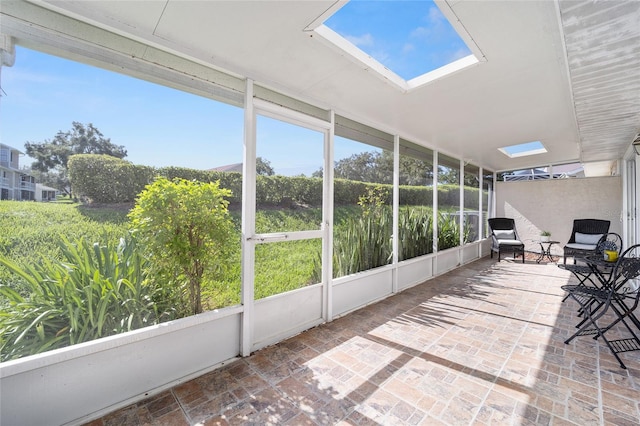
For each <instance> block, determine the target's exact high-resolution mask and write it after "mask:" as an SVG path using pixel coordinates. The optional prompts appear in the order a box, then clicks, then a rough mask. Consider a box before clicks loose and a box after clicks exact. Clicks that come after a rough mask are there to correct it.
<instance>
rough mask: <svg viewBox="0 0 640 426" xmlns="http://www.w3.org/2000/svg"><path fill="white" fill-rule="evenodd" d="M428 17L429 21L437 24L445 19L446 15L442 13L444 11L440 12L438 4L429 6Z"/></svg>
mask: <svg viewBox="0 0 640 426" xmlns="http://www.w3.org/2000/svg"><path fill="white" fill-rule="evenodd" d="M426 19H427V22H430V23H431V25H437V24H439V23H441V22H442V21H443V20H444V16H443V15H442V12H440V9H438V8H437V7H436V6H432V7H430V8H429V14H428V15H427V18H426Z"/></svg>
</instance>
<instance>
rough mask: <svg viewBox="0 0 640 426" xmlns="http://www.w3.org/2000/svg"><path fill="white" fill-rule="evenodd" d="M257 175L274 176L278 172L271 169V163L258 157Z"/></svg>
mask: <svg viewBox="0 0 640 426" xmlns="http://www.w3.org/2000/svg"><path fill="white" fill-rule="evenodd" d="M256 174H258V175H260V176H273V175H275V174H276V172H275V171H274V170H273V167H271V162H270V161H269V160H265V159H263V158H262V157H256Z"/></svg>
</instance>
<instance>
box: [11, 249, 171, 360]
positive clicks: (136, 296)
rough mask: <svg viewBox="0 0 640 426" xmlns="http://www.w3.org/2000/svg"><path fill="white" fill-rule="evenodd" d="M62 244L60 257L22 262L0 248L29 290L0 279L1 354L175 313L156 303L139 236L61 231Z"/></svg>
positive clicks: (152, 321) (76, 339)
mask: <svg viewBox="0 0 640 426" xmlns="http://www.w3.org/2000/svg"><path fill="white" fill-rule="evenodd" d="M60 250H61V253H62V257H63V260H51V259H47V258H42V259H41V260H40V262H36V263H34V264H32V265H29V266H24V267H20V266H19V265H17V264H16V263H15V262H13V261H11V260H9V259H8V258H6V257H5V256H0V265H2V266H4V267H5V268H7V269H8V270H9V271H10V272H11V273H13V274H15V275H17V276H19V277H21V278H22V279H23V281H24V282H26V284H27V286H28V287H27V288H28V292H29V295H28V296H22V295H20V294H19V293H18V292H16V291H15V290H13V289H12V288H11V287H10V286H8V285H3V286H0V295H1V296H2V297H3V298H4V299H5V300H4V301H3V304H4V308H3V309H2V311H0V354H1V359H2V361H7V360H10V359H15V358H20V357H23V356H26V355H32V354H36V353H40V352H44V351H47V350H50V349H55V348H60V347H64V346H68V345H73V344H76V343H81V342H86V341H89V340H93V339H97V338H99V337H105V336H109V335H112V334H117V333H122V332H125V331H129V330H133V329H136V328H140V327H144V326H147V325H151V324H155V323H157V322H159V321H160V320H161V319H171V318H172V312H171V308H170V307H169V306H168V305H167V304H165V305H164V307H163V306H162V305H159V304H158V302H159V301H160V300H159V298H158V297H157V296H158V293H159V291H160V290H159V289H158V288H157V287H156V286H155V284H154V283H153V282H149V281H147V280H146V276H145V266H146V259H145V258H144V257H143V256H142V255H141V254H140V252H139V251H138V250H137V249H136V244H135V240H133V239H130V238H126V239H125V238H123V239H121V240H120V242H119V244H117V245H115V244H107V245H100V244H98V243H95V244H90V243H88V242H87V241H85V240H83V239H80V240H78V241H76V242H74V243H71V242H69V241H68V240H67V239H65V238H63V237H62V238H61V240H60Z"/></svg>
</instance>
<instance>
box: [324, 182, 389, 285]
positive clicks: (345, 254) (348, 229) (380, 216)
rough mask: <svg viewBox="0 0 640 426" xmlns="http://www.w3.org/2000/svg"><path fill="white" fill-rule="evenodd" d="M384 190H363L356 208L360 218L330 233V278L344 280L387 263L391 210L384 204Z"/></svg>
mask: <svg viewBox="0 0 640 426" xmlns="http://www.w3.org/2000/svg"><path fill="white" fill-rule="evenodd" d="M386 191H387V190H386V188H383V187H382V186H376V187H372V188H368V189H367V193H366V194H365V195H363V196H361V197H360V201H359V202H358V204H359V205H360V207H361V209H362V210H361V211H362V215H361V216H359V217H355V216H350V217H349V218H347V220H346V222H345V223H344V225H341V226H340V227H336V229H335V232H334V246H333V248H334V250H333V262H334V265H333V268H334V276H336V277H339V276H344V275H349V274H353V273H356V272H360V271H365V270H367V269H372V268H377V267H379V266H382V265H386V264H388V263H389V262H390V260H391V252H392V250H391V249H392V247H391V229H392V226H393V217H392V212H391V208H390V207H389V206H386V205H385V204H384V200H385V199H386V198H387V196H388V194H387V192H386Z"/></svg>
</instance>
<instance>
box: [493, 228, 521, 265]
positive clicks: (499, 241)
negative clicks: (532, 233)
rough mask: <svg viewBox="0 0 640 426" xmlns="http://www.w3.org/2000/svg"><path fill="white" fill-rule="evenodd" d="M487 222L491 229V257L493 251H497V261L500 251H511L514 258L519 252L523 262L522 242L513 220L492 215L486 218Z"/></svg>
mask: <svg viewBox="0 0 640 426" xmlns="http://www.w3.org/2000/svg"><path fill="white" fill-rule="evenodd" d="M488 223H489V229H490V230H491V258H492V259H493V253H494V252H496V253H498V262H499V261H500V256H501V255H502V253H513V257H514V258H517V257H518V254H520V255H521V256H522V263H524V243H523V242H522V241H521V240H520V237H518V231H517V230H516V223H515V221H514V220H513V219H511V218H508V217H493V218H491V219H488Z"/></svg>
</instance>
